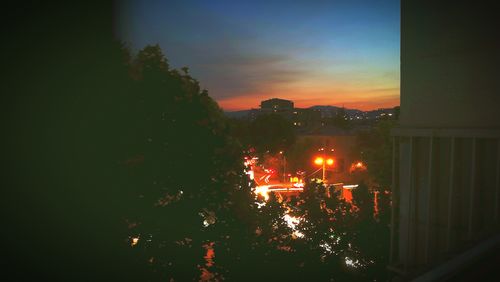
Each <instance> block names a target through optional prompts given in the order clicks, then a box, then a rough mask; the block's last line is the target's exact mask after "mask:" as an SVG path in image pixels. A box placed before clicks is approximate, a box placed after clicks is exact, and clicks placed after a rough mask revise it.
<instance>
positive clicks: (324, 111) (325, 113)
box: [309, 105, 365, 117]
mask: <svg viewBox="0 0 500 282" xmlns="http://www.w3.org/2000/svg"><path fill="white" fill-rule="evenodd" d="M341 108H342V107H337V106H320V105H318V106H312V107H309V109H313V110H318V111H321V116H322V117H332V116H334V115H335V114H336V113H337V111H338V110H339V109H341ZM345 111H346V113H347V115H348V116H356V115H360V116H361V115H363V114H364V113H365V112H363V111H361V110H358V109H347V108H346V109H345Z"/></svg>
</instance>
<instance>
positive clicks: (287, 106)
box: [260, 98, 293, 112]
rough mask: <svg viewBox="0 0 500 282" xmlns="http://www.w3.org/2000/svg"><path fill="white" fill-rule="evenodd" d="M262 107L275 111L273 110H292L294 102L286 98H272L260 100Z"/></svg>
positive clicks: (264, 109) (265, 109)
mask: <svg viewBox="0 0 500 282" xmlns="http://www.w3.org/2000/svg"><path fill="white" fill-rule="evenodd" d="M260 108H261V109H262V110H263V111H273V112H279V111H291V110H293V102H292V101H290V100H285V99H279V98H272V99H269V100H265V101H262V102H260Z"/></svg>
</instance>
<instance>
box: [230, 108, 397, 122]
mask: <svg viewBox="0 0 500 282" xmlns="http://www.w3.org/2000/svg"><path fill="white" fill-rule="evenodd" d="M341 108H342V107H338V106H323V105H316V106H312V107H309V108H308V109H312V110H317V111H320V112H321V117H324V118H329V117H333V116H335V114H336V113H337V111H338V110H339V109H341ZM251 111H252V110H242V111H232V112H224V114H225V115H226V116H228V117H230V118H245V117H247V116H248V115H249V113H250V112H251ZM345 111H346V113H347V116H349V117H352V118H356V117H361V118H368V119H373V118H377V117H379V116H380V115H381V114H391V115H392V114H393V113H394V108H383V109H377V110H371V111H361V110H358V109H347V108H346V109H345Z"/></svg>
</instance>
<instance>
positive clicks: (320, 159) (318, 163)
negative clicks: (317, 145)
mask: <svg viewBox="0 0 500 282" xmlns="http://www.w3.org/2000/svg"><path fill="white" fill-rule="evenodd" d="M314 163H315V164H317V165H322V164H323V158H322V157H317V158H316V159H315V160H314Z"/></svg>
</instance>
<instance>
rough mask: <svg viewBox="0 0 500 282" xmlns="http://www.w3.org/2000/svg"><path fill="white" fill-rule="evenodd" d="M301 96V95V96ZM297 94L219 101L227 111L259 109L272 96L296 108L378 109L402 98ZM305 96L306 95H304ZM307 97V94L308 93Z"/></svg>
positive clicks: (240, 97)
mask: <svg viewBox="0 0 500 282" xmlns="http://www.w3.org/2000/svg"><path fill="white" fill-rule="evenodd" d="M299 97H300V96H299ZM299 97H297V96H296V95H287V96H284V95H280V94H268V95H261V94H259V95H248V96H237V97H231V98H226V99H219V100H217V102H218V103H219V106H220V107H221V108H222V109H224V110H225V111H241V110H250V109H259V108H260V102H261V101H263V100H267V99H270V98H281V99H287V100H291V101H293V102H294V104H295V107H296V108H309V107H312V106H317V105H323V106H328V105H329V106H337V107H341V106H343V107H345V108H348V109H358V110H362V111H370V110H376V109H380V108H393V107H396V106H399V105H400V98H399V94H398V95H392V96H382V97H374V98H370V97H366V98H365V99H362V98H360V97H353V98H352V99H346V98H345V97H344V98H343V100H337V99H333V98H330V99H327V98H312V97H311V98H310V99H306V100H304V99H301V98H299ZM302 97H304V96H302ZM306 97H307V95H306Z"/></svg>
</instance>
